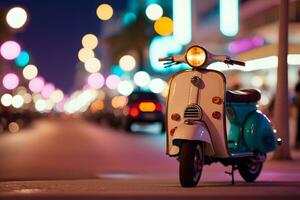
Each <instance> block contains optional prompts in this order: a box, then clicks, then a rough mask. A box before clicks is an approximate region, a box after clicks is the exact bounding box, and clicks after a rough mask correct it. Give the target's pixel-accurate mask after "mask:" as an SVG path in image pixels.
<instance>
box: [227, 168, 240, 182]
mask: <svg viewBox="0 0 300 200" xmlns="http://www.w3.org/2000/svg"><path fill="white" fill-rule="evenodd" d="M237 169H238V168H237V166H235V165H231V172H227V171H225V173H226V174H228V175H229V176H231V184H232V185H234V184H235V181H234V170H237Z"/></svg>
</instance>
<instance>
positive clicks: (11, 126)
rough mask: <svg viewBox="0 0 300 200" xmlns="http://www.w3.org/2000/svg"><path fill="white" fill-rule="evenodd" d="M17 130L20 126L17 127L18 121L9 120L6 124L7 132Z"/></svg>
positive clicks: (15, 131)
mask: <svg viewBox="0 0 300 200" xmlns="http://www.w3.org/2000/svg"><path fill="white" fill-rule="evenodd" d="M19 130H20V127H19V125H18V123H16V122H10V123H9V124H8V131H9V132H11V133H17V132H19Z"/></svg>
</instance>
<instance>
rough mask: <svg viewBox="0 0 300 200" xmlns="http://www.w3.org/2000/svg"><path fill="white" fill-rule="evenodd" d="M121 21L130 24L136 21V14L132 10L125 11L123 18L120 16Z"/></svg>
mask: <svg viewBox="0 0 300 200" xmlns="http://www.w3.org/2000/svg"><path fill="white" fill-rule="evenodd" d="M122 21H123V23H124V24H125V25H126V26H127V25H129V24H132V23H133V22H135V21H136V15H135V14H134V13H132V12H127V13H126V14H125V15H124V16H123V18H122Z"/></svg>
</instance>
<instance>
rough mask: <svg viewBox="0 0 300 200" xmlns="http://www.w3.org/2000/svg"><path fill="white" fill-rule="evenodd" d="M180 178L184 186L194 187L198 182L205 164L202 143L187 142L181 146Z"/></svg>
mask: <svg viewBox="0 0 300 200" xmlns="http://www.w3.org/2000/svg"><path fill="white" fill-rule="evenodd" d="M179 162H180V163H179V178H180V184H181V186H182V187H194V186H196V185H197V184H198V182H199V180H200V177H201V173H202V168H203V164H204V156H203V151H202V148H201V145H199V144H196V143H190V142H185V143H183V144H182V146H181V153H180V157H179Z"/></svg>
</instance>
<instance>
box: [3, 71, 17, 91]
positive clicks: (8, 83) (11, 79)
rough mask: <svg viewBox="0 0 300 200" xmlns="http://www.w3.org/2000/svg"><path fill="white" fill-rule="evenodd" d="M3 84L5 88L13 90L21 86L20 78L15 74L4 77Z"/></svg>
mask: <svg viewBox="0 0 300 200" xmlns="http://www.w3.org/2000/svg"><path fill="white" fill-rule="evenodd" d="M2 83H3V86H4V88H6V89H8V90H13V89H15V88H16V87H18V85H19V77H18V76H17V75H16V74H14V73H8V74H6V75H5V76H4V77H3V80H2Z"/></svg>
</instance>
